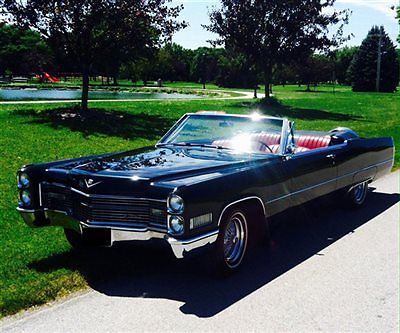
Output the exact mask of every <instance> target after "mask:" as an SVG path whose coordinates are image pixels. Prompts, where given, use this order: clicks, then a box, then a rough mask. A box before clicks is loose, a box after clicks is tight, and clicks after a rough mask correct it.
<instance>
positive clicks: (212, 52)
mask: <svg viewBox="0 0 400 333" xmlns="http://www.w3.org/2000/svg"><path fill="white" fill-rule="evenodd" d="M224 54H225V50H224V49H221V48H209V47H199V48H198V49H196V50H195V51H194V56H193V59H192V64H191V76H192V80H194V81H196V82H201V83H202V84H203V87H205V84H206V82H210V81H215V80H216V78H217V77H218V75H219V71H220V67H219V59H220V58H221V56H223V55H224Z"/></svg>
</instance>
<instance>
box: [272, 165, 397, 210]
mask: <svg viewBox="0 0 400 333" xmlns="http://www.w3.org/2000/svg"><path fill="white" fill-rule="evenodd" d="M389 162H393V159H392V158H390V159H387V160H385V161H383V162H380V163H377V164H373V165H370V166H368V167H366V168H364V169H361V170H357V171H354V172H349V173H346V174H345V175H342V176H340V177H336V178H334V179H330V180H327V181H324V182H321V183H318V184H315V185H312V186H309V187H306V188H303V189H301V190H298V191H295V192H292V193H288V194H285V195H283V196H281V197H278V198H275V199H272V200H270V201H267V202H266V204H270V203H273V202H275V201H278V200H281V199H285V198H288V197H290V196H293V195H296V194H299V193H302V192H306V191H309V190H312V189H314V188H317V187H319V186H322V185H326V184H329V183H332V182H336V181H338V180H339V179H342V178H345V177H348V176H351V175H355V174H356V173H358V172H360V171H365V170H368V169H372V168H374V167H377V166H380V165H384V164H387V163H389ZM370 180H373V179H371V178H368V179H367V180H365V181H370ZM365 181H364V182H365Z"/></svg>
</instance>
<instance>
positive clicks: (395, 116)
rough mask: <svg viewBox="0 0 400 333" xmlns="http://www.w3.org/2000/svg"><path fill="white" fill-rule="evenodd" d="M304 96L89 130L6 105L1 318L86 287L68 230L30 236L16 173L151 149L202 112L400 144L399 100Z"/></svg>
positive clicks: (175, 111) (108, 110)
mask: <svg viewBox="0 0 400 333" xmlns="http://www.w3.org/2000/svg"><path fill="white" fill-rule="evenodd" d="M187 85H188V84H184V86H187ZM177 86H178V85H177ZM194 86H195V88H198V87H197V86H196V85H195V84H194ZM301 89H303V88H298V87H294V86H289V87H285V88H284V87H276V88H275V94H276V97H277V99H278V100H279V101H280V103H276V104H273V105H272V106H263V105H262V104H260V103H257V102H254V101H252V100H226V101H222V100H214V101H213V100H207V101H205V100H203V101H202V100H196V101H173V102H172V101H163V102H159V101H155V102H137V103H124V102H109V103H95V104H94V103H93V104H92V107H94V108H96V117H93V118H92V119H91V122H90V124H82V123H80V122H76V121H74V120H73V119H69V120H60V111H51V110H54V109H56V108H61V107H69V106H72V104H71V105H66V104H63V105H61V104H51V105H47V106H46V105H43V104H38V105H0V121H1V130H0V147H1V159H0V191H1V197H0V241H1V246H0V317H1V316H5V315H8V314H12V313H15V312H17V311H19V310H21V309H24V308H27V307H30V306H33V305H38V304H42V303H45V302H47V301H49V300H52V299H55V298H57V297H60V296H63V295H67V294H69V293H71V292H73V291H75V290H79V289H82V288H84V287H85V286H86V285H87V282H86V280H85V277H84V274H82V272H81V270H80V269H79V267H80V266H79V264H76V263H75V264H74V265H71V264H67V262H71V261H79V260H80V259H79V258H77V257H74V256H73V255H72V254H71V252H70V247H69V245H68V244H67V242H66V241H65V240H64V237H63V233H62V230H60V229H51V228H48V229H39V230H33V229H29V228H28V227H26V226H25V225H24V223H23V222H22V220H21V218H20V217H19V215H18V214H17V212H16V211H15V206H16V205H17V199H16V197H17V190H16V179H15V172H16V170H17V169H18V168H19V167H20V166H21V165H23V164H26V163H36V162H44V161H53V160H57V159H63V158H68V157H78V156H82V155H89V154H96V153H103V152H110V151H120V150H126V149H133V148H137V147H143V146H149V145H153V144H154V143H155V142H156V141H157V139H158V138H159V137H160V136H161V135H162V133H163V132H164V131H165V130H166V129H167V128H168V127H169V126H170V125H172V124H173V123H174V121H176V120H177V119H178V118H179V117H180V116H181V115H183V114H184V113H186V112H192V111H197V110H225V111H227V112H232V113H250V112H254V111H258V112H262V113H265V114H270V115H274V116H287V117H289V118H290V119H293V120H295V121H296V123H297V128H298V129H311V130H330V129H332V128H334V127H338V126H344V127H350V128H353V129H354V130H356V131H357V132H359V133H360V134H361V135H362V136H366V137H377V136H393V137H394V138H395V141H396V144H397V145H399V144H400V131H399V129H400V120H399V105H400V103H399V97H400V94H399V93H396V94H374V93H371V94H361V93H352V92H351V91H350V90H349V89H348V88H339V89H337V92H336V93H335V94H333V93H332V88H329V87H327V88H319V89H318V92H315V93H305V92H303V91H298V90H301ZM121 117H122V118H121ZM121 119H122V120H121ZM399 166H400V154H399V152H397V153H396V167H399ZM57 255H60V256H61V257H60V258H63V259H59V260H58V261H57V265H53V266H52V268H51V269H42V268H41V266H40V265H39V264H38V263H40V262H43V261H46V260H47V258H54V256H57ZM49 260H50V259H49Z"/></svg>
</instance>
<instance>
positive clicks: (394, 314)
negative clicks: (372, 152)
mask: <svg viewBox="0 0 400 333" xmlns="http://www.w3.org/2000/svg"><path fill="white" fill-rule="evenodd" d="M375 186H376V189H375V191H374V192H372V193H370V195H369V199H368V201H367V203H366V207H365V208H364V209H362V210H359V211H350V212H349V211H346V210H343V209H341V208H339V207H338V206H335V205H333V204H332V203H327V202H325V201H328V199H326V200H323V201H321V202H318V203H314V204H312V205H310V206H309V207H308V209H307V210H304V209H300V210H297V211H296V213H295V214H292V215H290V216H291V218H290V222H285V223H282V224H281V226H280V227H279V228H277V229H276V230H275V232H274V235H273V248H272V250H271V251H270V252H268V251H267V250H265V249H260V250H257V251H255V252H254V253H253V254H252V256H251V259H250V260H249V261H247V263H246V265H245V267H243V270H242V271H241V272H240V273H239V274H237V275H235V276H233V277H231V278H229V279H226V280H218V279H217V280H216V279H214V278H212V277H211V276H210V274H209V272H208V271H207V270H206V269H205V267H206V266H204V265H203V263H202V262H201V261H190V262H186V263H182V262H176V261H175V260H173V259H172V258H171V257H170V256H169V255H167V254H165V253H164V252H163V251H162V250H160V249H157V250H151V249H147V248H145V247H143V246H140V247H138V248H136V247H135V249H136V251H134V252H133V253H129V252H127V249H129V248H130V249H132V247H120V248H117V249H112V250H111V252H101V253H100V254H98V256H101V259H100V260H98V261H96V260H93V258H90V256H89V257H88V258H79V259H78V258H75V259H74V258H69V260H63V259H65V258H62V257H60V258H51V259H49V260H48V261H44V262H42V263H38V264H37V266H38V269H52V268H54V267H58V266H57V265H60V262H71V261H72V262H74V260H75V261H76V262H77V263H76V266H74V267H75V268H76V269H80V270H81V271H82V273H83V274H85V276H86V278H87V280H88V281H89V284H90V286H91V287H92V290H90V291H89V292H87V293H85V294H83V295H80V296H77V297H74V298H71V299H69V300H67V301H63V302H60V303H57V304H55V305H53V306H46V307H44V308H42V309H40V310H38V311H35V312H33V313H27V314H24V315H22V316H17V317H13V318H9V319H6V320H3V321H2V322H1V326H0V331H2V332H56V331H68V332H75V331H76V332H81V331H82V332H109V331H111V332H115V331H118V332H122V331H183V332H188V331H210V332H217V331H236V332H238V331H244V332H248V331H263V332H265V331H275V332H283V331H285V332H301V331H303V332H305V331H320V330H322V331H340V332H342V331H352V332H361V331H363V332H364V331H374V332H378V331H379V332H398V330H399V203H398V202H399V194H398V193H399V173H398V172H397V173H395V174H391V175H389V176H388V177H386V178H384V179H383V180H381V181H379V182H378V183H376V185H375ZM290 216H288V217H290ZM283 222H284V221H283ZM131 252H132V251H131ZM128 253H129V254H128ZM145 253H146V254H145ZM71 259H73V260H71Z"/></svg>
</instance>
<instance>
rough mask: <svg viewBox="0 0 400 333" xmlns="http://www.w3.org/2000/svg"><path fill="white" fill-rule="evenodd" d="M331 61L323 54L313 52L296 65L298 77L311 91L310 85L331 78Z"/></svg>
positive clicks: (327, 80) (330, 79)
mask: <svg viewBox="0 0 400 333" xmlns="http://www.w3.org/2000/svg"><path fill="white" fill-rule="evenodd" d="M333 68H334V66H333V61H332V60H331V59H329V58H328V57H326V56H324V55H319V54H314V55H312V56H310V57H309V58H308V59H307V60H306V61H304V62H302V63H301V64H298V65H297V72H298V75H299V79H300V81H301V82H302V83H304V84H305V85H306V86H307V88H306V89H307V91H311V89H310V86H311V85H312V84H313V85H314V86H316V85H317V84H318V83H321V82H329V81H332V79H333Z"/></svg>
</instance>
